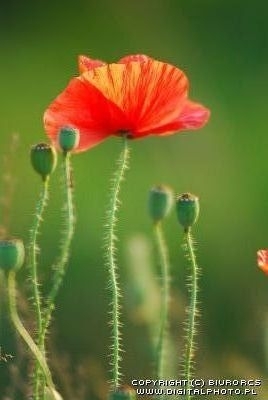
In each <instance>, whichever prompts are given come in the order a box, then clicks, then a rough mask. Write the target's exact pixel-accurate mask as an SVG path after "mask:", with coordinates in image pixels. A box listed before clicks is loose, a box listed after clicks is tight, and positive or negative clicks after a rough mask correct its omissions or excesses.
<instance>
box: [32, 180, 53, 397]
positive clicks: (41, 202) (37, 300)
mask: <svg viewBox="0 0 268 400" xmlns="http://www.w3.org/2000/svg"><path fill="white" fill-rule="evenodd" d="M48 183H49V178H48V177H47V178H46V179H45V180H44V183H43V185H42V190H41V193H40V197H39V199H38V202H37V205H36V210H35V214H34V222H33V226H32V228H31V231H30V243H29V269H30V280H31V283H32V291H33V304H34V308H35V316H36V330H37V345H38V347H39V349H40V351H43V349H42V348H40V345H41V335H42V305H41V296H40V291H39V280H38V273H37V253H38V245H37V235H38V232H39V228H40V225H41V222H42V218H43V213H44V209H45V206H46V204H47V200H48V187H49V185H48ZM44 357H45V355H44ZM40 375H41V374H40V366H39V362H38V361H36V363H35V366H34V373H33V390H34V398H35V400H39V398H40V397H39V393H40V392H39V391H40V388H39V386H40V379H42V378H41V376H40Z"/></svg>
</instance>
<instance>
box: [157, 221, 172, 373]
mask: <svg viewBox="0 0 268 400" xmlns="http://www.w3.org/2000/svg"><path fill="white" fill-rule="evenodd" d="M154 231H155V237H156V243H157V248H158V254H159V259H160V268H161V311H160V327H159V337H158V341H157V347H156V372H157V379H163V375H164V359H165V339H166V331H167V325H168V305H169V282H170V276H169V270H170V268H169V257H168V250H167V246H166V242H165V238H164V234H163V229H162V223H161V222H157V223H156V224H155V226H154Z"/></svg>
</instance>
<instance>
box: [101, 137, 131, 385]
mask: <svg viewBox="0 0 268 400" xmlns="http://www.w3.org/2000/svg"><path fill="white" fill-rule="evenodd" d="M128 159H129V147H128V139H127V137H125V136H124V137H123V149H122V151H121V153H120V156H119V159H118V162H117V165H118V169H117V170H116V172H115V174H114V176H113V179H112V185H111V189H110V196H109V199H110V202H109V206H108V211H107V218H106V237H105V249H106V262H107V266H108V272H109V288H110V290H111V295H112V301H111V304H112V310H111V314H112V322H111V326H112V341H113V343H112V354H111V365H112V389H113V390H114V391H115V390H116V389H118V387H119V385H120V376H121V372H120V365H119V364H120V360H121V356H120V353H121V335H120V305H119V299H120V288H119V282H118V273H117V262H116V235H115V230H116V222H117V211H118V206H119V203H120V202H119V194H120V188H121V183H122V181H123V179H124V175H125V172H126V169H127V168H128Z"/></svg>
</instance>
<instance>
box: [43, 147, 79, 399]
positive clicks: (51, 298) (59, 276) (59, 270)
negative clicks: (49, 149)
mask: <svg viewBox="0 0 268 400" xmlns="http://www.w3.org/2000/svg"><path fill="white" fill-rule="evenodd" d="M70 156H71V154H70V153H69V152H68V153H63V175H64V185H63V186H64V190H65V193H64V197H65V201H66V203H65V206H64V208H63V210H64V223H65V224H66V227H65V230H64V232H63V233H64V234H63V237H62V243H61V254H60V256H59V259H58V261H57V262H56V264H55V266H54V269H55V272H54V276H53V283H52V287H51V290H50V292H49V293H48V296H47V299H46V308H45V311H44V314H43V323H42V333H41V339H40V347H41V348H42V350H43V352H44V353H45V339H46V333H47V330H48V327H49V324H50V321H51V316H52V312H53V310H54V308H55V300H56V297H57V295H58V292H59V289H60V287H61V285H62V281H63V278H64V274H65V270H66V264H67V262H68V260H69V256H70V247H71V243H72V239H73V235H74V225H75V215H74V204H73V189H72V179H71V163H70ZM43 391H44V387H43V388H42V393H43Z"/></svg>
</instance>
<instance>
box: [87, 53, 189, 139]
mask: <svg viewBox="0 0 268 400" xmlns="http://www.w3.org/2000/svg"><path fill="white" fill-rule="evenodd" d="M83 79H85V80H87V81H88V82H90V83H91V84H92V85H94V86H96V88H98V89H99V90H100V91H101V92H102V93H103V94H104V96H105V97H106V98H107V99H109V100H111V101H112V102H113V103H115V104H117V106H118V107H119V108H120V109H121V110H122V111H123V112H124V114H125V116H126V119H127V121H128V124H127V125H128V129H131V134H132V136H133V138H135V137H139V133H140V132H152V131H153V130H154V129H158V128H159V127H160V126H165V125H168V124H170V123H172V122H173V121H174V120H176V119H177V118H178V115H180V113H181V112H182V110H183V107H184V104H185V101H186V96H187V89H188V80H187V78H186V76H185V75H184V73H183V72H182V71H181V70H179V69H178V68H176V67H174V66H172V65H169V64H165V63H162V62H160V61H155V60H152V59H148V61H147V62H136V61H131V62H127V63H126V64H109V65H105V66H102V67H99V68H95V69H94V70H92V71H88V72H86V73H84V74H83ZM122 129H123V127H122Z"/></svg>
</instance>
